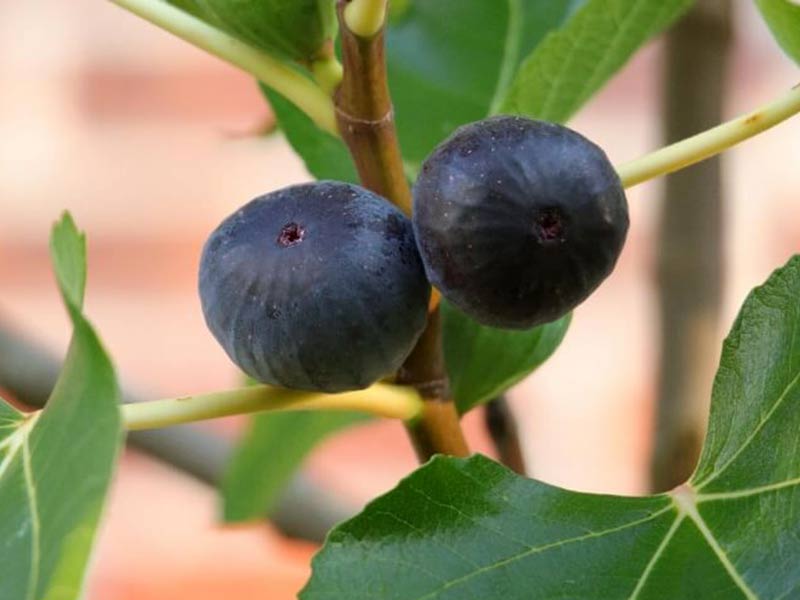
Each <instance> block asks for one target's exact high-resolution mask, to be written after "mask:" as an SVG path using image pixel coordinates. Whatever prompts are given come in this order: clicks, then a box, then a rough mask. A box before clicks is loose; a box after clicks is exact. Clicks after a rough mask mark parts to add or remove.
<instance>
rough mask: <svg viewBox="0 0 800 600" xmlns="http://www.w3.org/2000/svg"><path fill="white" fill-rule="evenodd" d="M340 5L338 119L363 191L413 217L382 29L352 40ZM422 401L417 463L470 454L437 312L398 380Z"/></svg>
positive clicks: (343, 2) (411, 428) (414, 433)
mask: <svg viewBox="0 0 800 600" xmlns="http://www.w3.org/2000/svg"><path fill="white" fill-rule="evenodd" d="M348 2H349V0H339V1H338V3H337V12H338V15H339V29H340V35H341V42H342V64H343V67H344V74H343V78H342V83H341V85H340V87H339V89H338V90H337V92H336V95H335V97H334V101H335V104H336V118H337V122H338V125H339V130H340V133H341V135H342V139H343V140H344V142H345V143H346V144H347V147H348V148H349V150H350V153H351V154H352V156H353V161H354V162H355V165H356V169H357V170H358V175H359V177H360V179H361V182H362V184H363V185H364V187H366V188H368V189H370V190H372V191H373V192H375V193H376V194H379V195H381V196H383V197H385V198H388V199H389V200H391V201H392V202H393V203H394V204H395V205H397V206H398V207H400V209H401V210H403V211H404V212H405V213H406V214H409V215H410V214H411V205H412V200H411V190H410V188H409V186H408V181H407V180H406V176H405V172H404V171H403V161H402V156H401V154H400V146H399V143H398V140H397V130H396V128H395V123H394V112H393V109H392V101H391V97H390V95H389V86H388V83H387V77H386V61H385V57H384V28H381V29H380V30H379V31H378V32H377V33H376V34H375V35H374V36H371V37H368V38H364V37H359V36H357V35H355V34H354V33H353V32H352V31H350V29H349V28H348V27H347V22H346V20H345V17H344V10H345V7H346V6H347V4H348ZM397 380H398V382H399V383H404V384H408V385H413V386H415V387H416V388H417V389H418V390H419V392H420V394H421V395H422V397H423V398H424V399H425V408H424V410H423V413H422V415H421V416H420V418H418V419H417V420H416V421H415V422H413V423H409V424H407V429H408V432H409V435H410V436H411V439H412V443H413V445H414V448H415V449H416V451H417V455H418V456H419V459H420V461H422V462H424V461H426V460H428V459H429V458H430V457H431V456H432V455H433V454H437V453H441V454H451V455H456V456H466V455H468V454H469V449H468V448H467V444H466V441H465V439H464V435H463V432H462V431H461V425H460V423H459V419H458V413H457V411H456V409H455V405H454V404H453V402H452V400H451V399H450V398H449V390H448V385H447V376H446V373H445V369H444V360H443V357H442V344H441V325H440V321H439V313H438V309H434V310H433V312H432V313H431V314H430V316H429V319H428V325H427V329H426V330H425V332H424V333H423V334H422V337H421V338H420V340H419V342H418V344H417V346H416V348H415V349H414V351H413V352H412V353H411V356H409V358H408V360H407V361H406V363H405V365H404V366H403V368H402V369H401V370H400V372H399V373H398V376H397Z"/></svg>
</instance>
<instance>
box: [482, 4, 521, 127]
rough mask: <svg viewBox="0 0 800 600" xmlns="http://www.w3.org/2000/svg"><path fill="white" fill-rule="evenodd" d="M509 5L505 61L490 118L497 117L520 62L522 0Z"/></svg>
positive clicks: (501, 68) (500, 71)
mask: <svg viewBox="0 0 800 600" xmlns="http://www.w3.org/2000/svg"><path fill="white" fill-rule="evenodd" d="M506 1H507V5H508V25H507V27H506V39H505V45H504V48H503V59H502V61H501V62H500V68H499V69H498V77H497V85H496V86H495V89H494V94H493V95H492V100H491V102H490V103H489V112H488V116H492V115H496V114H497V113H498V111H499V110H500V107H501V106H502V105H503V101H504V100H505V97H506V93H507V92H508V89H509V87H511V82H512V81H513V79H514V73H515V71H516V64H517V61H518V60H519V51H520V42H521V41H522V6H521V4H520V0H506Z"/></svg>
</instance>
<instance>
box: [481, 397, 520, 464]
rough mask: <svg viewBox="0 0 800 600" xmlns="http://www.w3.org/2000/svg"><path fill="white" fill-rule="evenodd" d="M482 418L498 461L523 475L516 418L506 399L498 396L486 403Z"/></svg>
mask: <svg viewBox="0 0 800 600" xmlns="http://www.w3.org/2000/svg"><path fill="white" fill-rule="evenodd" d="M484 420H485V422H486V429H487V431H488V432H489V437H491V438H492V442H493V443H494V447H495V448H496V449H497V454H498V456H499V458H500V462H501V463H503V464H504V465H505V466H507V467H508V468H509V469H511V470H512V471H515V472H517V473H519V474H520V475H525V457H524V456H523V454H522V445H521V443H520V439H519V430H518V428H517V419H516V417H515V416H514V413H513V411H512V410H511V406H510V405H509V404H508V399H506V397H505V396H502V395H501V396H498V397H497V398H494V399H492V400H490V401H489V402H488V403H487V404H486V409H485V412H484Z"/></svg>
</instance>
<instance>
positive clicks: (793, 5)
mask: <svg viewBox="0 0 800 600" xmlns="http://www.w3.org/2000/svg"><path fill="white" fill-rule="evenodd" d="M756 4H757V5H758V8H759V9H760V10H761V14H762V15H763V16H764V20H765V21H766V22H767V25H769V28H770V30H772V35H773V36H775V39H776V40H777V42H778V44H780V46H781V48H783V49H784V50H785V51H786V54H788V55H789V56H790V57H792V58H793V59H794V61H795V62H797V63H800V4H798V3H797V2H793V1H790V0H756Z"/></svg>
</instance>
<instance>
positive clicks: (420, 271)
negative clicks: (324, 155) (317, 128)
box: [199, 181, 430, 392]
mask: <svg viewBox="0 0 800 600" xmlns="http://www.w3.org/2000/svg"><path fill="white" fill-rule="evenodd" d="M199 291H200V299H201V303H202V307H203V314H204V316H205V319H206V323H207V324H208V327H209V329H210V330H211V332H212V333H213V334H214V337H216V339H217V340H218V341H219V343H220V344H221V345H222V347H223V348H224V349H225V352H226V353H227V354H228V356H229V357H230V358H231V360H233V362H234V363H236V364H237V365H238V366H239V367H240V368H241V369H242V370H243V371H244V372H245V373H247V374H248V375H250V376H251V377H253V378H255V379H257V380H258V381H261V382H263V383H268V384H273V385H280V386H283V387H288V388H294V389H304V390H319V391H325V392H340V391H345V390H353V389H360V388H364V387H367V386H369V385H371V384H372V383H374V382H375V381H377V380H378V379H380V378H381V377H384V376H386V375H389V374H391V373H394V372H395V371H397V370H398V369H399V368H400V366H401V365H402V363H403V361H404V360H405V359H406V357H407V356H408V354H409V353H410V352H411V350H412V348H413V346H414V344H415V343H416V341H417V338H418V337H419V335H420V334H421V333H422V330H423V328H424V326H425V322H426V318H427V306H428V300H429V296H430V285H429V283H428V281H427V279H426V277H425V270H424V267H423V265H422V262H421V260H420V257H419V254H418V252H417V247H416V244H415V241H414V237H413V231H412V227H411V223H410V221H409V220H408V219H407V218H406V217H405V216H404V215H403V214H402V213H401V212H400V211H399V210H397V209H396V208H395V207H393V206H392V205H391V204H389V202H387V201H386V200H385V199H383V198H381V197H379V196H377V195H375V194H373V193H371V192H369V191H367V190H365V189H363V188H360V187H357V186H354V185H350V184H345V183H337V182H329V181H322V182H317V183H313V184H307V185H298V186H293V187H289V188H285V189H282V190H278V191H276V192H272V193H270V194H266V195H264V196H261V197H259V198H256V199H255V200H253V201H251V202H250V203H248V204H246V205H245V206H243V207H242V208H241V209H239V210H238V211H236V212H235V213H234V214H232V215H231V216H229V217H228V218H227V219H225V220H224V221H223V222H222V224H220V226H219V227H217V229H216V230H215V231H214V232H213V233H212V234H211V236H210V237H209V239H208V241H207V242H206V244H205V247H204V249H203V255H202V258H201V263H200V276H199Z"/></svg>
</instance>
